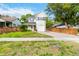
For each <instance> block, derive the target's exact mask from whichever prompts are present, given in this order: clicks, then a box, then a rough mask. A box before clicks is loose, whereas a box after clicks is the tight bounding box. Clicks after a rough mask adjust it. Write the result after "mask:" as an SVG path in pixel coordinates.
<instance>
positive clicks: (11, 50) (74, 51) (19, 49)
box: [0, 40, 79, 56]
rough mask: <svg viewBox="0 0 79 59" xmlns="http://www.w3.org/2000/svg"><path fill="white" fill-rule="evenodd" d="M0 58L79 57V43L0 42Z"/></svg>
mask: <svg viewBox="0 0 79 59" xmlns="http://www.w3.org/2000/svg"><path fill="white" fill-rule="evenodd" d="M0 56H79V43H76V42H68V41H55V40H52V41H25V42H24V41H19V42H10V41H9V42H0Z"/></svg>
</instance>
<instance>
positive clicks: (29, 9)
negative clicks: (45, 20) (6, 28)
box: [0, 3, 47, 17]
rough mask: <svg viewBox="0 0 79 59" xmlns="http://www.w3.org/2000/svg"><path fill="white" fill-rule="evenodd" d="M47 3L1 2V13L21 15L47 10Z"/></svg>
mask: <svg viewBox="0 0 79 59" xmlns="http://www.w3.org/2000/svg"><path fill="white" fill-rule="evenodd" d="M46 6H47V3H5V4H2V3H1V4H0V14H4V15H10V16H16V17H20V16H21V15H23V14H28V13H31V14H36V13H40V12H45V11H44V10H45V8H46Z"/></svg>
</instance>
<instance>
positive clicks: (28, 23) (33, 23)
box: [24, 22, 36, 25]
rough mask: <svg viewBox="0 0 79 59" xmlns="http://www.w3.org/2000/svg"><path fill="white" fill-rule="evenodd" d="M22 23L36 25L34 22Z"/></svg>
mask: <svg viewBox="0 0 79 59" xmlns="http://www.w3.org/2000/svg"><path fill="white" fill-rule="evenodd" d="M24 25H36V23H35V22H28V23H25V24H24Z"/></svg>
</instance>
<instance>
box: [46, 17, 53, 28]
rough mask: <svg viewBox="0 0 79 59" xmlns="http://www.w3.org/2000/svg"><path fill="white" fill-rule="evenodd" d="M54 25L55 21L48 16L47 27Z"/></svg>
mask: <svg viewBox="0 0 79 59" xmlns="http://www.w3.org/2000/svg"><path fill="white" fill-rule="evenodd" d="M52 25H53V21H52V20H50V19H48V18H46V28H50V27H51V26H52Z"/></svg>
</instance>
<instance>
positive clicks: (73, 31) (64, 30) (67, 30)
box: [50, 28, 78, 35]
mask: <svg viewBox="0 0 79 59" xmlns="http://www.w3.org/2000/svg"><path fill="white" fill-rule="evenodd" d="M50 31H52V32H60V33H66V34H72V35H77V33H78V30H77V29H74V28H51V29H50Z"/></svg>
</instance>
